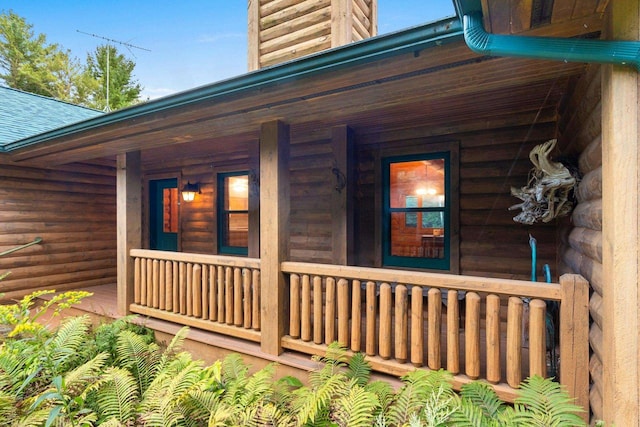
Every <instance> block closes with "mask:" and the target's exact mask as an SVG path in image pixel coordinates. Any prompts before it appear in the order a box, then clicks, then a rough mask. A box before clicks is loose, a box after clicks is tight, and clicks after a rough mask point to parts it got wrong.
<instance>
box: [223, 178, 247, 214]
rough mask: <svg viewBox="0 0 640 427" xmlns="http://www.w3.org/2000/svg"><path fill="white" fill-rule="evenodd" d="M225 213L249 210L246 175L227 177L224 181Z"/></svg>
mask: <svg viewBox="0 0 640 427" xmlns="http://www.w3.org/2000/svg"><path fill="white" fill-rule="evenodd" d="M224 181H225V182H224V187H225V189H226V191H225V200H224V209H225V210H227V211H246V210H248V209H249V177H248V176H247V175H238V176H228V177H225V179H224Z"/></svg>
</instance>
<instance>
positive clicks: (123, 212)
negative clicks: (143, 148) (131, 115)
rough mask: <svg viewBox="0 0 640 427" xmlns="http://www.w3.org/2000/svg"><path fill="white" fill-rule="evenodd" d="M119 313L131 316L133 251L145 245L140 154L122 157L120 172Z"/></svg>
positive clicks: (118, 220)
mask: <svg viewBox="0 0 640 427" xmlns="http://www.w3.org/2000/svg"><path fill="white" fill-rule="evenodd" d="M116 205H117V207H116V213H117V230H118V237H117V249H118V255H117V257H118V260H117V266H118V274H117V283H118V285H117V291H118V314H120V315H126V314H129V313H130V311H129V306H130V305H131V303H132V302H133V260H132V259H131V257H130V256H129V251H130V250H131V249H133V248H136V249H140V248H141V247H142V246H141V245H142V180H141V173H140V152H139V151H134V152H131V153H125V154H118V156H117V171H116Z"/></svg>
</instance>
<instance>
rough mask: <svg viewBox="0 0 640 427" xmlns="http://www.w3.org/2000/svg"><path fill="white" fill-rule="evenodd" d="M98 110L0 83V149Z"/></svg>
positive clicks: (70, 122) (94, 115)
mask: <svg viewBox="0 0 640 427" xmlns="http://www.w3.org/2000/svg"><path fill="white" fill-rule="evenodd" d="M101 114H103V113H102V112H101V111H97V110H92V109H90V108H85V107H80V106H78V105H73V104H70V103H67V102H63V101H59V100H56V99H53V98H47V97H44V96H40V95H35V94H32V93H28V92H23V91H20V90H16V89H12V88H8V87H4V86H0V151H2V149H3V147H4V146H5V145H7V144H9V143H11V142H15V141H19V140H21V139H23V138H27V137H30V136H33V135H37V134H39V133H42V132H46V131H50V130H53V129H57V128H59V127H63V126H66V125H69V124H72V123H76V122H80V121H82V120H86V119H89V118H92V117H96V116H99V115H101Z"/></svg>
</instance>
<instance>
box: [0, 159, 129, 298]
mask: <svg viewBox="0 0 640 427" xmlns="http://www.w3.org/2000/svg"><path fill="white" fill-rule="evenodd" d="M0 183H1V185H0V252H2V251H5V250H8V249H11V248H13V247H16V246H19V245H22V244H25V243H28V242H31V241H33V240H34V239H35V238H36V237H41V238H42V243H41V244H38V245H34V246H31V247H29V248H26V249H23V250H20V251H17V252H14V253H12V254H10V255H6V256H3V257H1V258H0V272H6V271H10V272H11V274H10V275H9V276H8V277H7V278H6V279H4V280H3V281H1V282H0V293H3V294H4V295H3V296H2V299H12V298H18V297H20V296H22V295H25V294H27V293H30V292H31V291H33V290H36V289H55V290H64V289H73V288H77V287H84V286H91V285H100V284H106V283H115V276H116V201H115V192H116V190H115V162H113V161H97V162H92V163H84V164H77V163H76V164H70V165H65V166H61V167H59V168H56V169H39V168H30V167H24V166H18V165H16V164H12V163H9V162H8V161H5V160H3V159H0Z"/></svg>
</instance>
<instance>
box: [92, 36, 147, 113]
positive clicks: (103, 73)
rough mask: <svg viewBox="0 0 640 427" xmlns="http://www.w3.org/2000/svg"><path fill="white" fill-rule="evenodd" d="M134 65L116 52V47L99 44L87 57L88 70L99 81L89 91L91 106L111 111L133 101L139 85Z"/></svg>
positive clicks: (137, 98)
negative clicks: (97, 86)
mask: <svg viewBox="0 0 640 427" xmlns="http://www.w3.org/2000/svg"><path fill="white" fill-rule="evenodd" d="M135 66H136V64H135V63H134V62H133V61H131V60H129V59H127V58H126V57H125V56H124V55H123V54H121V53H118V50H117V49H116V48H115V46H112V45H108V44H107V45H101V46H98V47H97V48H96V50H95V52H93V54H90V55H88V56H87V68H86V70H87V73H88V75H89V76H90V77H91V78H92V79H93V80H95V81H97V82H98V84H99V88H98V90H97V91H94V92H93V93H92V98H91V100H90V105H91V106H92V107H94V108H101V109H105V110H107V111H111V110H117V109H120V108H124V107H128V106H130V105H133V104H136V103H137V102H138V100H139V98H140V92H141V91H142V87H141V86H140V84H139V83H138V82H137V81H136V80H134V78H133V69H134V68H135ZM107 88H108V90H107ZM107 98H108V102H107Z"/></svg>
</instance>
